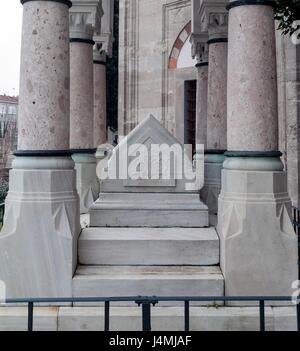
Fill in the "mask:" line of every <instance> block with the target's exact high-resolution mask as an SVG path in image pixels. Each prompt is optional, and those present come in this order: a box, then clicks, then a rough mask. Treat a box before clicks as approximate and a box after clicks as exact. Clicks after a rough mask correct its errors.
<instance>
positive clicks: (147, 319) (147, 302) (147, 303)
mask: <svg viewBox="0 0 300 351" xmlns="http://www.w3.org/2000/svg"><path fill="white" fill-rule="evenodd" d="M135 303H136V304H137V305H138V306H142V319H143V331H151V305H152V306H155V305H157V304H158V299H157V297H156V296H152V297H142V296H139V299H138V300H136V301H135Z"/></svg>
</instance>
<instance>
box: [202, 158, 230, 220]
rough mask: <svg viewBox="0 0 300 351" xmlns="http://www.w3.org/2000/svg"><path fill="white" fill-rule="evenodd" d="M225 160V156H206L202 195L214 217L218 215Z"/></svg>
mask: <svg viewBox="0 0 300 351" xmlns="http://www.w3.org/2000/svg"><path fill="white" fill-rule="evenodd" d="M224 159H225V157H224V154H205V158H204V187H203V189H202V190H201V192H200V195H201V198H202V199H203V201H204V203H205V204H206V205H207V207H208V210H209V214H210V215H212V216H215V215H216V214H217V213H218V197H219V194H220V191H221V173H222V168H223V162H224Z"/></svg>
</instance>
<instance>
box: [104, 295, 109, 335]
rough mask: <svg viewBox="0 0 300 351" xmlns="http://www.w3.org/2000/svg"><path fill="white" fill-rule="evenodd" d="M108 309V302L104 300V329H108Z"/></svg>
mask: <svg viewBox="0 0 300 351" xmlns="http://www.w3.org/2000/svg"><path fill="white" fill-rule="evenodd" d="M109 309H110V303H109V301H105V306H104V331H109Z"/></svg>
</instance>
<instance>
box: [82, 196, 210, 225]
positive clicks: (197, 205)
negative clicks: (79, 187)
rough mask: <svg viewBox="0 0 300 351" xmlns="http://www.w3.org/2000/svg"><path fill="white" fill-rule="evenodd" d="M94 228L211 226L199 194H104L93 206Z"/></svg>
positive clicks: (91, 222)
mask: <svg viewBox="0 0 300 351" xmlns="http://www.w3.org/2000/svg"><path fill="white" fill-rule="evenodd" d="M89 212H90V226H91V227H167V228H169V227H194V228H195V227H208V225H209V218H208V208H207V206H206V205H205V204H204V203H203V202H202V201H201V200H200V197H199V194H197V193H101V194H100V197H99V199H98V200H97V201H96V202H95V203H94V204H93V205H92V206H91V207H90V211H89Z"/></svg>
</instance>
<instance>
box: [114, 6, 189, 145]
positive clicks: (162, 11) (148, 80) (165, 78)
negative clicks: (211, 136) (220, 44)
mask: <svg viewBox="0 0 300 351" xmlns="http://www.w3.org/2000/svg"><path fill="white" fill-rule="evenodd" d="M190 20H191V3H190V1H186V0H180V1H176V2H174V1H173V0H133V1H130V2H129V3H127V2H126V1H124V0H122V1H120V28H125V30H124V31H123V30H122V31H120V38H119V40H120V53H119V82H120V84H119V87H120V91H119V93H120V95H119V135H127V134H128V133H129V132H130V131H131V130H132V129H133V128H134V127H135V126H136V125H137V124H138V123H140V122H141V121H142V120H143V119H144V118H146V117H147V116H148V114H149V113H153V114H154V115H155V116H156V117H157V118H158V119H159V121H161V122H162V124H163V125H164V126H165V127H166V128H167V129H168V130H169V131H170V132H171V133H172V134H174V135H176V136H177V137H178V139H179V140H180V141H183V137H184V130H183V129H181V127H180V125H181V124H182V123H183V115H182V114H181V109H179V111H180V112H179V113H178V107H177V104H178V99H180V95H179V94H178V95H177V88H176V84H177V82H176V76H177V73H178V71H180V69H179V70H177V69H176V66H177V60H176V58H175V59H174V58H172V54H171V53H172V52H173V49H174V52H176V53H178V49H177V47H176V45H177V43H178V42H180V43H182V40H183V41H184V42H185V41H187V40H188V37H189V33H188V34H186V33H187V31H186V30H184V29H185V27H189V28H190V25H189V22H190ZM141 24H143V25H141ZM180 34H181V36H180ZM171 63H172V64H173V66H172V67H173V68H168V66H169V65H170V66H171ZM187 69H188V70H189V71H190V72H191V73H192V75H193V76H194V77H195V75H194V71H195V68H194V67H189V68H187ZM180 82H181V83H182V84H183V83H184V79H183V78H180ZM162 97H163V98H162ZM182 100H183V99H182Z"/></svg>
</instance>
